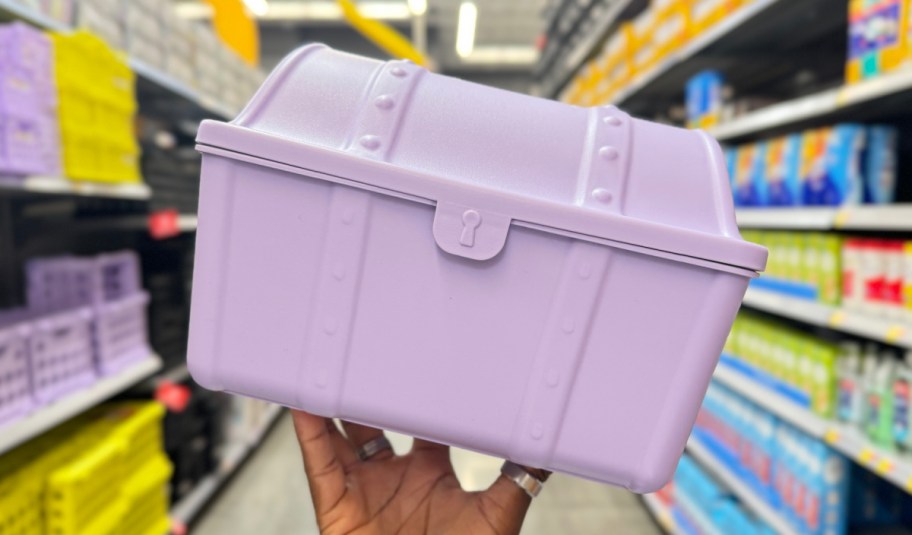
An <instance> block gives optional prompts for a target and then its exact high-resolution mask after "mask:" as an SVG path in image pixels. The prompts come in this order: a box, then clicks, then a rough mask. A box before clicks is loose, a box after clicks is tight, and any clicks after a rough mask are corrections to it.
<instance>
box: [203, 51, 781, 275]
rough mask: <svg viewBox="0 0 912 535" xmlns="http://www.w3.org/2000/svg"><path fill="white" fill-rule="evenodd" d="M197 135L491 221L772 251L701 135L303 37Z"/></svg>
mask: <svg viewBox="0 0 912 535" xmlns="http://www.w3.org/2000/svg"><path fill="white" fill-rule="evenodd" d="M197 140H198V142H199V143H200V150H202V151H206V150H207V146H209V147H216V148H221V149H225V150H227V151H230V152H233V153H238V154H247V155H250V156H253V157H258V158H262V159H265V160H271V161H273V162H280V163H283V164H287V165H290V166H293V167H297V168H301V169H307V170H311V171H317V172H322V173H327V174H330V175H335V176H338V177H342V178H345V179H349V180H352V181H354V182H357V183H362V184H364V185H365V186H370V187H374V188H381V189H384V190H389V191H391V192H396V193H398V194H401V195H405V196H413V197H418V198H421V199H427V200H429V201H432V202H434V203H437V204H438V206H444V205H446V206H450V207H452V206H456V207H461V208H464V209H466V210H469V209H471V210H477V211H479V213H480V214H481V217H482V220H484V221H497V222H498V223H497V224H496V225H495V226H497V227H503V225H502V222H503V221H504V219H505V218H506V221H507V222H508V223H509V221H511V220H512V221H514V222H525V223H529V224H534V225H536V226H540V227H542V228H551V229H554V230H556V231H558V232H562V233H566V232H571V233H578V234H581V235H584V236H591V237H596V238H603V239H607V240H613V241H617V242H624V243H631V244H635V245H639V246H642V247H646V248H650V249H656V250H661V251H666V252H670V253H675V254H681V255H686V256H690V257H695V258H701V259H705V260H709V261H711V262H717V263H723V264H728V265H732V266H738V267H742V268H746V269H749V270H762V269H763V268H764V266H765V263H766V250H765V249H763V248H762V247H759V246H756V245H753V244H749V243H746V242H744V241H742V240H741V239H740V235H739V234H738V230H737V227H736V224H735V220H734V207H733V205H732V201H731V193H730V191H729V182H728V177H727V173H726V170H725V165H724V159H723V156H722V153H721V150H720V149H719V147H718V144H717V143H716V142H715V141H714V140H712V139H711V138H710V137H709V136H707V135H706V134H705V133H702V132H696V131H688V130H683V129H678V128H673V127H668V126H663V125H658V124H655V123H650V122H646V121H641V120H638V119H633V118H630V117H629V116H628V115H626V114H624V113H623V112H621V111H620V110H618V109H617V108H614V107H603V108H592V109H584V108H579V107H575V106H568V105H565V104H561V103H557V102H553V101H548V100H543V99H539V98H534V97H529V96H525V95H520V94H516V93H511V92H507V91H502V90H498V89H494V88H490V87H486V86H481V85H477V84H473V83H469V82H465V81H462V80H458V79H454V78H449V77H446V76H441V75H437V74H434V73H430V72H427V71H426V70H425V69H423V68H420V67H418V66H416V65H414V64H411V63H409V62H404V61H391V62H380V61H377V60H372V59H367V58H362V57H359V56H353V55H350V54H345V53H342V52H337V51H334V50H332V49H329V48H327V47H324V46H322V45H310V46H307V47H304V48H302V49H300V50H298V51H296V52H294V53H292V54H291V55H290V56H289V57H288V58H286V59H285V60H284V61H283V63H282V64H281V65H280V66H279V67H278V68H277V69H276V70H275V71H274V72H273V74H272V75H271V76H270V78H269V79H268V80H267V82H266V83H265V84H264V85H263V87H262V88H261V89H260V91H259V92H258V93H257V95H256V96H255V97H254V98H253V100H252V101H251V102H250V104H249V105H248V106H247V108H246V109H245V110H244V111H243V112H242V113H241V114H240V115H239V116H238V117H237V119H235V120H234V121H233V122H232V124H231V125H226V124H221V123H216V122H211V121H206V122H204V123H203V125H202V126H201V127H200V131H199V134H198V138H197ZM453 210H456V208H453ZM486 216H490V217H486ZM507 226H508V225H507ZM436 227H437V224H436V223H435V236H437V237H438V243H440V244H441V247H443V248H444V249H447V247H446V244H444V243H441V239H440V236H439V235H438V233H437V228H436ZM495 241H496V240H495ZM457 249H459V248H458V247H457ZM465 251H468V249H463V252H465ZM496 252H497V251H496V250H494V251H493V253H494V254H496ZM465 256H468V257H471V258H478V259H481V258H482V257H484V256H485V255H481V254H479V255H476V256H472V254H466V255H465Z"/></svg>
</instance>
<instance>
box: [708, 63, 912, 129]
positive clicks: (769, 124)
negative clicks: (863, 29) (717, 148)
mask: <svg viewBox="0 0 912 535" xmlns="http://www.w3.org/2000/svg"><path fill="white" fill-rule="evenodd" d="M910 89H912V71H909V70H905V71H897V72H895V73H891V74H885V75H881V76H878V77H877V78H873V79H871V80H867V81H864V82H858V83H856V84H851V85H844V86H840V87H836V88H833V89H827V90H824V91H820V92H818V93H813V94H810V95H806V96H803V97H799V98H796V99H793V100H786V101H784V102H780V103H778V104H773V105H771V106H767V107H764V108H760V109H758V110H756V111H754V112H751V113H748V114H746V115H743V116H741V117H739V118H737V119H733V120H731V121H728V122H726V123H723V124H720V125H718V126H715V127H713V128H710V129H708V130H707V131H708V132H709V133H710V134H711V135H713V136H715V138H716V139H718V140H720V141H725V140H728V139H732V138H736V137H741V136H747V135H751V134H755V133H760V132H763V131H765V130H770V129H772V128H777V127H780V126H787V125H790V124H794V123H797V122H800V121H803V120H806V119H813V118H815V117H820V116H822V115H826V114H829V113H834V112H836V111H838V110H840V109H842V108H847V107H850V106H855V105H858V104H863V103H865V102H868V101H870V100H874V99H877V98H880V97H883V96H886V95H890V94H893V93H899V92H902V91H908V90H910Z"/></svg>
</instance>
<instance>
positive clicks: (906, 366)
mask: <svg viewBox="0 0 912 535" xmlns="http://www.w3.org/2000/svg"><path fill="white" fill-rule="evenodd" d="M892 431H893V441H895V443H896V445H897V446H899V447H900V448H902V449H903V450H907V451H908V450H910V449H912V350H910V351H907V352H906V355H905V358H904V359H903V360H902V361H900V362H898V363H897V365H896V373H895V375H894V378H893V429H892Z"/></svg>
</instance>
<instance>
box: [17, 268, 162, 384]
mask: <svg viewBox="0 0 912 535" xmlns="http://www.w3.org/2000/svg"><path fill="white" fill-rule="evenodd" d="M27 278H28V288H27V293H28V298H29V304H30V306H31V307H32V308H33V309H34V310H42V311H47V310H66V309H68V308H70V307H73V306H80V307H82V306H89V307H91V309H92V314H93V332H94V342H95V366H96V368H97V371H98V373H100V374H102V375H110V374H113V373H116V372H118V371H120V370H121V369H122V368H123V367H125V366H128V365H130V364H132V363H134V362H136V361H139V360H142V359H144V358H146V357H148V356H149V352H150V351H149V345H148V341H147V340H146V314H145V309H146V305H147V304H148V301H149V296H148V294H147V293H146V292H144V291H142V290H141V288H140V282H139V281H140V275H139V259H138V257H137V256H136V254H135V253H133V252H129V251H124V252H120V253H111V254H106V255H100V256H97V257H94V258H72V257H57V258H45V259H37V260H32V261H30V262H29V264H28V266H27Z"/></svg>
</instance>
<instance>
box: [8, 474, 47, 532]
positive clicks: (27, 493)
mask: <svg viewBox="0 0 912 535" xmlns="http://www.w3.org/2000/svg"><path fill="white" fill-rule="evenodd" d="M0 535H44V522H43V518H42V515H41V481H40V480H38V479H35V478H32V477H28V474H23V473H21V472H17V473H12V474H0Z"/></svg>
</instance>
